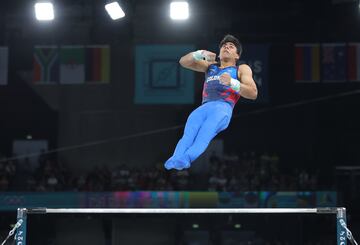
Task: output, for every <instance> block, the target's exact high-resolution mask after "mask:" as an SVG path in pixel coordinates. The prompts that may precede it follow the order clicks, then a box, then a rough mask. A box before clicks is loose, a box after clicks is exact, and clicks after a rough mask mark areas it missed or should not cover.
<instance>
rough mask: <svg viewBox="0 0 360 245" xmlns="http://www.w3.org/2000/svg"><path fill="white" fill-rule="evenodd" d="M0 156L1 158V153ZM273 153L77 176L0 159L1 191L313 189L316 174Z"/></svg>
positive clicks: (50, 165)
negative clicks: (289, 166)
mask: <svg viewBox="0 0 360 245" xmlns="http://www.w3.org/2000/svg"><path fill="white" fill-rule="evenodd" d="M0 159H4V157H3V156H0ZM280 163H281V162H280V158H279V156H278V155H277V154H275V153H273V154H268V153H266V152H264V153H262V154H257V153H255V152H244V153H242V154H238V155H229V156H228V155H225V156H221V157H220V156H216V155H212V156H211V157H210V159H209V169H208V171H205V172H204V173H203V174H200V175H199V174H193V173H192V171H191V169H190V170H183V171H164V169H163V166H162V163H158V164H155V165H153V167H148V168H141V169H139V168H130V167H129V166H126V165H119V166H117V167H116V168H113V169H110V168H108V167H107V166H98V167H95V168H93V169H92V170H90V171H88V172H83V173H80V174H78V173H77V174H75V173H73V172H71V171H70V169H69V168H68V167H67V166H66V165H65V164H63V163H62V162H61V161H59V160H56V159H54V158H50V157H48V156H47V155H45V154H43V155H41V156H40V157H39V160H38V164H37V167H36V168H32V167H30V164H29V159H25V160H24V161H23V162H22V164H21V166H20V165H19V163H18V162H17V161H16V160H8V161H3V160H2V161H0V191H40V192H41V191H99V192H100V191H135V190H157V191H167V190H199V191H257V190H270V191H296V190H316V189H317V188H318V176H317V174H316V173H311V172H309V171H307V170H306V169H297V168H294V169H293V170H292V172H286V173H285V172H284V171H282V170H281V164H280Z"/></svg>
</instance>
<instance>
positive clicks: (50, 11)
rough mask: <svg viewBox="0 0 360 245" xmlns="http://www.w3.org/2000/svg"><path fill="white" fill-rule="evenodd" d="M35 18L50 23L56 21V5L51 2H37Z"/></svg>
mask: <svg viewBox="0 0 360 245" xmlns="http://www.w3.org/2000/svg"><path fill="white" fill-rule="evenodd" d="M34 8H35V16H36V19H37V20H39V21H50V20H53V19H54V5H53V4H52V2H49V1H42V2H36V3H35V5H34Z"/></svg>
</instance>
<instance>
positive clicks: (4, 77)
mask: <svg viewBox="0 0 360 245" xmlns="http://www.w3.org/2000/svg"><path fill="white" fill-rule="evenodd" d="M8 56H9V51H8V48H7V47H0V85H6V84H7V82H8Z"/></svg>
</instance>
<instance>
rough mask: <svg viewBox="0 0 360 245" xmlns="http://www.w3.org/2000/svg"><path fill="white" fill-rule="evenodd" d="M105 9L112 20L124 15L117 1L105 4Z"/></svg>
mask: <svg viewBox="0 0 360 245" xmlns="http://www.w3.org/2000/svg"><path fill="white" fill-rule="evenodd" d="M105 9H106V11H107V12H108V14H109V15H110V17H111V19H113V20H117V19H120V18H123V17H124V16H125V13H124V11H123V10H122V8H121V7H120V4H119V3H118V2H117V1H113V2H110V3H107V4H106V5H105Z"/></svg>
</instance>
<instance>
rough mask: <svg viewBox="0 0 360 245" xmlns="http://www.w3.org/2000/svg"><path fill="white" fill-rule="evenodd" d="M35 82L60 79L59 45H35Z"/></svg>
mask: <svg viewBox="0 0 360 245" xmlns="http://www.w3.org/2000/svg"><path fill="white" fill-rule="evenodd" d="M33 65H34V70H33V72H34V73H33V74H34V76H33V81H34V83H56V82H58V81H59V56H58V47H57V46H35V47H34V60H33Z"/></svg>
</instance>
